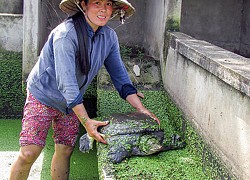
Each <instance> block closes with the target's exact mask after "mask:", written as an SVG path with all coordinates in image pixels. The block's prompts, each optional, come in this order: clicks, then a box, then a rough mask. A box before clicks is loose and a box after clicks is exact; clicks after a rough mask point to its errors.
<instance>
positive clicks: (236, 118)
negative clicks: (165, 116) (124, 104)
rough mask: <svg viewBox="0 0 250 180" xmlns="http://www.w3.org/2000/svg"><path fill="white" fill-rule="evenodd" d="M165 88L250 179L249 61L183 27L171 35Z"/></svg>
mask: <svg viewBox="0 0 250 180" xmlns="http://www.w3.org/2000/svg"><path fill="white" fill-rule="evenodd" d="M168 37H169V39H168V41H167V42H168V47H166V48H167V54H166V57H164V59H161V70H162V77H163V83H164V88H165V89H166V91H167V92H168V94H169V95H170V96H171V97H172V99H173V100H174V101H175V103H176V104H177V105H178V106H179V108H181V110H182V111H183V113H184V115H185V117H186V119H187V120H190V121H191V122H192V124H193V125H194V127H195V128H196V129H197V131H198V132H199V134H200V135H201V136H202V137H203V139H204V140H205V141H206V142H207V144H209V145H210V146H211V147H212V149H213V150H214V151H215V152H216V153H217V154H218V155H219V157H220V158H221V159H222V161H223V162H224V163H225V164H226V165H227V167H228V168H229V169H231V170H232V172H233V173H234V174H236V176H237V177H239V178H240V179H250V171H249V169H250V156H249V151H250V144H249V143H248V140H249V139H250V113H249V108H250V60H249V59H247V58H244V57H242V56H239V55H236V54H234V53H232V52H229V51H227V50H224V49H222V48H219V47H217V46H215V45H213V44H210V43H208V42H205V41H201V40H197V39H194V38H192V37H190V36H187V35H185V34H183V33H180V32H175V33H169V34H168Z"/></svg>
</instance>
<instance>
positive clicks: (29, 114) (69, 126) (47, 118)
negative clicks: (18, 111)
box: [19, 93, 80, 147]
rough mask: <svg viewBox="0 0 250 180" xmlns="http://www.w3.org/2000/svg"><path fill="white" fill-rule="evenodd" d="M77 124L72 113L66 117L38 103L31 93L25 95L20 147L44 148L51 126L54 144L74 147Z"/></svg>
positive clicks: (76, 119)
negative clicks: (33, 146) (35, 146)
mask: <svg viewBox="0 0 250 180" xmlns="http://www.w3.org/2000/svg"><path fill="white" fill-rule="evenodd" d="M79 124H80V122H79V120H78V118H77V116H76V115H75V114H74V113H71V114H67V115H66V114H64V113H62V112H60V111H59V110H56V109H54V108H52V107H49V106H46V105H44V104H42V103H40V102H39V101H38V100H37V99H36V98H35V97H34V96H33V95H32V94H31V93H27V99H26V103H25V106H24V115H23V119H22V131H21V133H20V140H19V143H20V145H21V146H27V145H38V146H41V147H44V146H45V143H46V137H47V134H48V131H49V129H50V126H51V125H52V128H53V131H54V134H53V138H54V142H55V144H63V145H67V146H75V144H76V139H77V136H78V132H79Z"/></svg>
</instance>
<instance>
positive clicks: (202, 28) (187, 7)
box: [181, 0, 250, 57]
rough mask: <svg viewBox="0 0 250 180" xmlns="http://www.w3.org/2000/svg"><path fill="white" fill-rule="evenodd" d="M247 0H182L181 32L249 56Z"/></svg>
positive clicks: (249, 18)
mask: <svg viewBox="0 0 250 180" xmlns="http://www.w3.org/2000/svg"><path fill="white" fill-rule="evenodd" d="M249 5H250V2H249V1H248V0H247V1H245V0H227V1H223V0H219V1H218V0H205V1H199V0H193V1H183V3H182V14H181V32H184V33H186V34H188V35H191V36H192V37H194V38H196V39H202V40H206V41H208V42H211V43H213V44H215V45H218V46H220V47H223V48H225V49H227V50H229V51H232V52H235V53H237V54H241V55H243V56H246V57H250V50H249V45H250V43H249V33H250V32H249V24H250V17H249V13H250V11H249V9H248V8H247V7H249Z"/></svg>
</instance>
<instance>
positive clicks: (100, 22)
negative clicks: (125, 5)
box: [81, 0, 113, 31]
mask: <svg viewBox="0 0 250 180" xmlns="http://www.w3.org/2000/svg"><path fill="white" fill-rule="evenodd" d="M81 5H82V8H83V10H84V11H85V16H86V20H87V22H88V23H89V25H90V26H91V27H92V28H93V30H94V31H96V30H97V29H98V27H99V26H104V25H105V24H107V22H108V21H109V19H110V17H111V15H112V12H113V7H112V1H111V0H89V2H88V3H87V5H86V4H85V2H84V1H82V2H81Z"/></svg>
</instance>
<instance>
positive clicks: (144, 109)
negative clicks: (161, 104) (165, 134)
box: [137, 108, 161, 125]
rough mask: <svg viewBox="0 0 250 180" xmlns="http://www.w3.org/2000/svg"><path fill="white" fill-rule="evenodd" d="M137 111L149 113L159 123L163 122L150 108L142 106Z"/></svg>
mask: <svg viewBox="0 0 250 180" xmlns="http://www.w3.org/2000/svg"><path fill="white" fill-rule="evenodd" d="M137 112H140V113H143V114H147V115H148V116H150V117H151V118H153V119H154V120H155V121H156V122H157V123H158V124H159V125H160V124H161V122H160V120H159V119H158V118H157V117H156V115H155V114H154V113H152V112H150V111H149V110H148V109H146V108H140V109H137Z"/></svg>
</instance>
